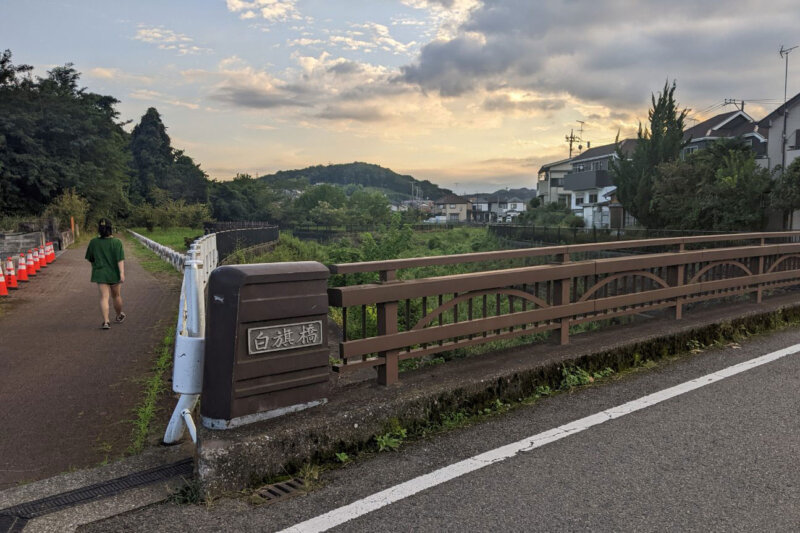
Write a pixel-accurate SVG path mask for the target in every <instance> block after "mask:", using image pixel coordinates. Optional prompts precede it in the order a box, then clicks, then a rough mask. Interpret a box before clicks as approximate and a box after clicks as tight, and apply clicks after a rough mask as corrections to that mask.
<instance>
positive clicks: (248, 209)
mask: <svg viewBox="0 0 800 533" xmlns="http://www.w3.org/2000/svg"><path fill="white" fill-rule="evenodd" d="M209 202H210V203H211V213H212V214H213V216H214V218H216V219H217V220H258V221H268V222H274V221H277V220H279V219H280V218H281V217H282V211H281V208H280V204H281V203H282V202H285V200H284V199H283V198H282V197H281V196H280V195H279V194H278V193H277V192H276V191H274V190H272V189H271V188H270V187H268V186H267V185H266V184H265V183H264V182H262V181H259V180H256V179H253V178H252V177H251V176H250V175H249V174H237V175H236V177H235V178H233V180H231V181H213V182H211V185H210V189H209Z"/></svg>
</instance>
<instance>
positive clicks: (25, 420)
mask: <svg viewBox="0 0 800 533" xmlns="http://www.w3.org/2000/svg"><path fill="white" fill-rule="evenodd" d="M123 242H124V247H125V255H126V261H125V267H126V268H125V273H126V282H125V284H124V286H123V290H122V295H123V299H124V307H125V312H126V313H127V315H128V318H127V320H126V321H125V322H124V323H123V324H113V323H112V327H111V330H109V331H103V330H101V329H100V327H99V326H100V323H101V322H102V317H101V315H100V310H99V305H98V300H99V296H98V290H97V288H96V286H95V285H94V284H92V283H90V282H89V274H90V269H89V264H88V263H87V262H86V261H85V260H84V254H85V251H86V244H84V245H82V246H76V247H74V248H72V249H68V250H66V251H65V252H63V253H62V254H61V255H60V256H59V257H58V259H57V260H56V262H55V263H53V264H51V265H49V266H48V267H47V268H46V269H44V270H42V271H41V273H40V274H39V275H37V276H36V277H35V278H33V279H32V281H30V282H29V283H27V284H26V286H25V287H24V288H22V289H20V290H17V291H14V292H12V293H11V295H10V296H9V297H8V298H5V299H4V300H5V301H3V303H2V305H0V362H2V363H0V364H2V372H0V428H2V430H0V431H1V433H0V434H2V438H0V490H2V489H5V488H8V487H11V486H14V485H16V484H19V483H23V482H29V481H33V480H38V479H43V478H46V477H49V476H53V475H55V474H58V473H60V472H65V471H70V470H75V469H80V468H86V467H89V466H93V465H97V464H99V463H101V462H103V461H105V460H108V459H113V458H116V457H119V456H121V455H122V454H123V453H124V452H125V450H126V448H127V447H128V446H129V445H130V439H131V431H132V425H131V422H130V421H131V420H132V419H133V417H134V413H133V409H134V408H135V406H136V404H137V402H138V401H139V400H140V393H141V388H142V382H141V380H142V378H143V377H144V376H146V375H147V373H148V371H149V370H150V367H151V365H152V360H153V353H154V348H155V347H156V346H157V345H158V343H159V341H160V340H161V338H162V336H163V334H164V331H165V328H166V327H167V326H168V324H170V323H171V322H172V320H173V319H174V314H175V312H176V309H177V307H176V306H177V300H178V294H177V292H178V290H179V287H178V286H177V285H178V284H179V280H178V279H177V277H175V280H170V279H159V278H157V277H156V276H154V275H153V274H152V273H149V272H147V271H145V270H144V269H143V268H142V266H141V264H140V263H139V261H138V259H137V258H136V256H135V255H134V253H133V250H132V246H133V245H132V244H130V243H128V242H125V241H123ZM112 313H113V308H112Z"/></svg>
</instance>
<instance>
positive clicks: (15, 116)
mask: <svg viewBox="0 0 800 533" xmlns="http://www.w3.org/2000/svg"><path fill="white" fill-rule="evenodd" d="M32 70H33V69H32V67H31V66H29V65H14V64H12V62H11V52H10V51H8V50H6V51H5V52H4V53H3V54H2V56H0V212H2V213H3V214H5V215H26V214H31V213H34V214H41V213H42V212H43V211H44V210H45V208H46V207H47V206H48V205H49V204H51V203H52V202H53V201H54V200H55V199H56V198H57V197H59V196H60V195H63V194H64V193H65V192H67V191H68V190H72V191H73V192H74V194H77V195H79V196H81V197H83V198H85V199H86V200H87V201H88V202H89V209H90V215H92V216H101V215H107V214H112V213H113V214H118V213H126V212H127V209H128V202H127V197H126V189H127V186H128V179H129V174H128V172H129V168H130V167H129V163H130V154H129V152H128V151H127V142H128V141H127V134H126V133H125V131H124V130H123V129H122V126H121V125H120V124H119V123H118V122H117V117H118V114H117V111H116V110H115V109H114V105H115V104H116V103H117V100H116V99H114V98H113V97H111V96H102V95H99V94H95V93H91V92H88V91H87V90H86V89H83V88H79V86H78V77H79V74H78V73H77V72H76V71H75V69H73V68H72V65H70V64H67V65H64V66H63V67H56V68H53V69H52V70H50V71H49V72H48V74H47V76H46V77H44V78H40V77H36V78H34V77H33V75H32V74H31V71H32Z"/></svg>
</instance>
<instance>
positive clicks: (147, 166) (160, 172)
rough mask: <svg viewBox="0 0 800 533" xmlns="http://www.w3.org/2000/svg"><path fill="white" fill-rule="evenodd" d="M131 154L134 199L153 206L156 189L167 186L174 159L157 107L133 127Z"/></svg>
mask: <svg viewBox="0 0 800 533" xmlns="http://www.w3.org/2000/svg"><path fill="white" fill-rule="evenodd" d="M131 154H132V155H133V180H132V183H131V191H130V194H131V199H132V200H133V201H134V202H137V203H139V202H142V201H146V202H149V203H154V194H155V193H154V189H155V188H157V187H159V186H162V185H164V182H165V181H166V178H165V177H166V175H167V173H168V172H169V169H170V167H171V166H172V163H173V160H174V159H173V155H172V146H171V145H170V139H169V135H167V128H166V127H165V126H164V123H163V122H162V121H161V115H159V113H158V110H157V109H156V108H154V107H151V108H148V110H147V112H146V113H145V114H144V115H142V118H141V120H140V121H139V124H137V125H136V126H134V128H133V131H132V132H131ZM162 188H164V187H162Z"/></svg>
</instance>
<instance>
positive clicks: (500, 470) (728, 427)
mask: <svg viewBox="0 0 800 533" xmlns="http://www.w3.org/2000/svg"><path fill="white" fill-rule="evenodd" d="M798 343H800V331H796V330H787V331H783V332H780V333H777V334H774V335H771V336H765V337H759V338H756V339H754V340H751V341H748V342H745V343H743V344H742V345H741V347H740V348H735V347H729V348H724V349H710V350H707V351H705V352H703V353H701V354H698V355H695V356H692V357H688V358H685V359H682V360H679V361H675V362H672V363H667V364H664V365H662V366H660V367H658V368H655V369H651V370H649V371H642V372H637V373H633V374H629V375H626V376H624V377H622V378H619V379H616V380H613V381H611V382H610V383H607V384H603V385H600V386H593V387H589V388H585V389H582V390H578V391H574V392H572V393H564V394H559V395H556V396H553V397H550V398H547V399H545V400H543V401H540V402H538V403H537V404H535V405H533V406H529V407H524V408H519V409H516V410H513V411H511V412H509V413H506V414H504V415H500V416H497V417H495V418H493V419H491V420H489V421H488V422H485V423H482V424H479V425H476V426H473V427H470V428H466V429H460V430H455V431H451V432H448V433H446V434H443V435H440V436H437V437H435V438H431V439H427V440H424V441H419V442H416V443H412V444H408V445H406V446H404V447H403V448H402V449H401V450H400V451H399V452H395V453H384V454H379V455H377V456H374V457H372V458H369V459H366V460H362V461H359V462H357V463H356V464H351V465H349V466H347V467H346V468H341V469H338V470H335V471H331V472H327V473H325V475H324V476H323V486H322V487H321V488H319V489H317V490H315V491H313V492H312V493H310V494H308V495H307V496H302V497H296V498H293V499H290V500H287V501H285V502H279V503H275V504H273V505H264V506H251V505H250V504H248V503H246V502H245V501H244V499H242V498H238V499H237V498H233V499H223V500H219V501H216V502H213V503H212V504H211V505H209V506H196V505H195V506H190V505H175V504H162V505H158V506H153V507H150V508H147V509H144V510H141V511H138V512H135V513H131V514H128V515H123V516H119V517H116V518H113V519H110V520H107V521H105V522H100V523H96V524H93V525H91V526H88V527H87V528H86V530H87V531H123V530H124V531H154V530H158V531H186V530H188V529H191V530H193V531H276V530H281V529H284V528H287V527H291V526H293V525H295V524H298V523H301V522H303V521H305V520H308V519H312V518H314V517H317V516H319V515H321V514H323V513H326V512H328V511H331V510H334V509H337V508H339V507H341V506H344V505H347V504H350V503H352V502H355V501H358V500H360V499H362V498H367V497H369V496H370V495H373V494H375V493H376V492H379V491H382V490H384V489H387V488H390V487H392V486H395V485H397V484H398V483H402V482H405V481H408V480H411V479H413V478H416V477H417V476H421V475H424V474H428V473H430V472H432V471H434V470H436V469H439V468H442V467H446V466H447V465H451V464H453V463H456V462H458V461H462V460H464V459H467V458H469V457H472V456H474V455H476V454H481V453H484V452H486V451H488V450H492V449H494V448H497V447H500V446H504V445H507V444H509V443H513V442H515V441H519V440H520V439H524V438H526V437H529V436H531V435H536V434H538V433H541V432H545V431H548V430H551V429H553V428H557V427H559V426H561V425H563V424H567V423H569V422H572V421H574V420H577V419H580V418H582V417H586V416H590V415H593V414H595V413H597V412H599V411H602V410H605V409H610V408H612V407H615V406H618V405H621V404H624V403H626V402H630V401H633V400H636V399H638V398H641V397H643V396H646V395H648V394H652V393H655V392H657V391H661V390H663V389H667V388H669V387H673V386H676V385H679V384H681V383H684V382H686V381H689V380H693V379H696V378H699V377H701V376H705V375H707V374H709V373H712V372H715V371H718V370H721V369H724V368H727V367H730V366H731V365H735V364H737V363H740V362H742V361H746V360H750V359H754V358H757V357H759V356H762V355H764V354H766V353H770V352H774V351H775V350H779V349H782V348H785V347H787V346H791V345H794V344H798ZM798 389H800V353H798V354H794V355H789V356H787V357H784V358H781V359H779V360H776V361H773V362H770V363H767V364H764V365H763V366H759V367H757V368H754V369H751V370H747V371H745V372H743V373H740V374H738V375H735V376H732V377H728V378H726V379H723V380H721V381H718V382H715V383H712V384H709V385H707V386H704V387H702V388H699V389H697V390H693V391H691V392H687V393H685V394H682V395H680V396H677V397H674V398H672V399H669V400H666V401H664V402H662V403H659V404H657V405H653V406H650V407H647V408H644V409H641V410H639V411H636V412H634V413H631V414H628V415H626V416H622V417H620V418H617V419H615V420H610V421H608V422H605V423H603V424H600V425H597V426H594V427H591V428H589V429H586V430H585V431H582V432H580V433H577V434H573V435H570V436H568V437H566V438H563V439H561V440H558V441H557V442H552V443H550V444H546V445H544V446H542V447H539V448H536V449H533V450H531V451H527V452H522V453H519V454H517V455H515V456H514V457H512V458H510V459H507V460H504V461H501V462H497V463H494V464H491V465H488V466H485V467H484V468H481V469H480V470H477V471H474V472H471V473H468V474H465V475H463V476H461V477H457V478H455V479H452V480H450V481H447V482H444V483H442V484H439V485H437V486H434V487H432V488H429V489H426V490H424V491H422V492H419V493H417V494H415V495H413V496H410V497H408V498H405V499H402V500H400V501H397V502H395V503H392V504H390V505H387V506H385V507H382V508H380V509H377V510H374V511H372V512H369V513H367V514H365V515H363V516H360V517H358V518H355V519H353V520H351V521H348V522H346V523H344V524H342V525H340V526H338V527H336V528H334V529H333V530H334V531H357V532H360V531H364V532H367V531H369V532H374V531H495V530H503V531H701V530H702V531H791V530H798V529H800V470H799V469H798V468H797V457H798V455H799V454H800V422H798V412H800V409H798V408H799V407H800V396H799V395H798V392H797V391H798Z"/></svg>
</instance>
